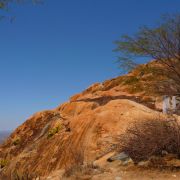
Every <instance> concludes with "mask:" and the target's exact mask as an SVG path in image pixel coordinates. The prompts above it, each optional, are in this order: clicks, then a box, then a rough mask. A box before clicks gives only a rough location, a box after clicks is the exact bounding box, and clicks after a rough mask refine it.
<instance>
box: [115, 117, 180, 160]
mask: <svg viewBox="0 0 180 180" xmlns="http://www.w3.org/2000/svg"><path fill="white" fill-rule="evenodd" d="M119 142H120V143H119V145H118V150H119V151H124V152H126V153H127V154H128V155H129V156H130V157H131V158H132V160H133V161H134V162H135V163H137V162H140V161H142V160H147V159H148V158H149V157H151V156H153V155H155V156H156V155H162V154H163V152H167V153H172V154H176V155H177V156H178V157H180V124H179V122H178V121H177V120H175V119H171V120H162V119H154V120H144V121H141V122H135V123H133V124H132V126H130V127H129V128H128V129H127V131H126V132H125V133H124V134H123V135H121V136H120V139H119Z"/></svg>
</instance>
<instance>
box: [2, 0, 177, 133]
mask: <svg viewBox="0 0 180 180" xmlns="http://www.w3.org/2000/svg"><path fill="white" fill-rule="evenodd" d="M179 7H180V1H179V0H173V2H172V1H169V0H152V1H144V0H138V1H137V0H122V1H119V0H112V1H103V0H99V1H97V0H87V1H83V0H79V1H67V0H66V1H65V0H62V1H58V0H55V1H53V2H52V1H47V0H44V4H43V5H37V6H33V5H30V4H27V5H20V6H19V5H17V6H14V7H12V9H10V12H9V13H10V16H15V17H16V19H15V20H14V21H13V22H12V23H11V22H9V21H8V20H2V21H1V22H0V27H1V28H0V34H1V60H0V81H1V93H0V99H1V103H0V125H1V126H0V131H4V130H6V131H9V130H14V129H16V128H17V127H18V126H19V125H21V124H22V123H23V122H24V121H25V120H26V119H28V118H29V117H30V116H32V115H33V114H34V113H36V112H39V111H42V110H46V109H53V108H55V107H57V106H58V105H59V104H61V103H63V102H65V101H67V100H68V99H69V97H70V96H73V95H74V94H76V93H79V92H81V91H82V90H84V89H85V88H87V87H88V86H90V85H91V84H93V83H96V82H102V81H104V80H106V79H111V78H114V77H115V76H118V75H120V74H121V70H120V69H118V64H117V63H116V60H117V56H118V54H117V53H115V52H113V51H112V50H113V49H114V48H115V45H114V44H113V42H114V41H116V40H118V38H119V37H120V36H121V35H123V34H133V33H135V32H136V31H137V30H138V28H139V27H140V26H142V25H149V26H152V25H154V24H155V23H156V22H158V20H159V19H160V17H161V15H162V14H165V13H170V14H172V13H177V12H180V10H179Z"/></svg>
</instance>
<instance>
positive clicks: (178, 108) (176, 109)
mask: <svg viewBox="0 0 180 180" xmlns="http://www.w3.org/2000/svg"><path fill="white" fill-rule="evenodd" d="M163 113H165V114H180V94H176V95H173V96H168V95H165V96H164V97H163Z"/></svg>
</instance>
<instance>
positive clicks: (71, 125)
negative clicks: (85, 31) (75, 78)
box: [0, 71, 159, 176]
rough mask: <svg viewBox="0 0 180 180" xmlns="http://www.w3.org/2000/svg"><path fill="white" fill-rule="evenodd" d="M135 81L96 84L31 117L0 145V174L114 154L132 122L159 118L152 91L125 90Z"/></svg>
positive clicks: (43, 172)
mask: <svg viewBox="0 0 180 180" xmlns="http://www.w3.org/2000/svg"><path fill="white" fill-rule="evenodd" d="M134 73H135V74H137V72H136V71H135V72H134ZM132 74H133V72H131V75H132ZM141 76H143V75H141ZM131 81H132V82H131ZM137 81H139V80H137V79H134V78H133V79H132V78H130V79H129V75H127V76H121V77H117V78H115V79H112V80H108V81H105V82H104V83H96V84H94V85H92V86H91V87H89V88H88V89H86V90H85V91H84V92H82V93H80V94H78V95H75V96H73V97H71V98H70V101H69V102H66V103H64V104H62V105H60V106H59V107H57V108H56V109H54V110H49V111H44V112H40V113H36V114H35V115H33V116H32V117H31V118H29V119H28V120H27V121H26V122H25V123H24V124H22V125H21V126H20V127H18V128H17V129H16V130H15V131H14V132H13V133H12V134H11V136H10V137H9V138H8V140H7V141H6V142H5V143H4V144H3V145H2V146H1V147H0V159H6V160H7V161H8V163H7V165H6V167H5V168H3V169H2V171H0V174H5V175H10V174H12V172H14V171H18V172H28V173H30V174H32V173H34V174H37V175H38V176H42V175H48V174H50V173H51V172H53V171H55V170H60V169H63V168H66V167H67V166H70V165H72V164H73V163H76V162H77V161H78V162H93V161H95V160H98V159H99V158H101V157H102V156H105V155H106V154H108V153H110V152H113V151H114V146H115V145H116V144H117V143H118V142H117V137H118V136H119V135H120V134H122V133H123V132H124V131H125V130H126V128H127V127H128V126H129V125H130V124H131V123H133V122H134V121H137V120H138V121H141V120H144V119H146V120H151V119H154V118H156V117H159V112H158V111H157V110H156V106H155V101H156V98H157V96H156V95H153V94H149V93H146V90H142V91H137V90H136V91H135V92H133V93H132V92H130V91H129V89H128V88H130V86H132V87H133V88H134V86H136V85H137V84H136V83H135V82H137ZM128 83H133V84H131V85H130V84H128ZM134 83H135V84H134Z"/></svg>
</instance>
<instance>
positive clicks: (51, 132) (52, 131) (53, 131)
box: [47, 125, 62, 138]
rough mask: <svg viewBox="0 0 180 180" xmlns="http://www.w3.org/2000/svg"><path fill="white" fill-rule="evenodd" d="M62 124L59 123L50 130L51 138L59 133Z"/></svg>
mask: <svg viewBox="0 0 180 180" xmlns="http://www.w3.org/2000/svg"><path fill="white" fill-rule="evenodd" d="M61 128H62V126H61V125H58V126H56V127H54V128H52V129H50V130H49V132H48V135H47V138H51V137H52V136H54V135H55V134H57V133H58V132H59V131H60V130H61Z"/></svg>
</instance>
